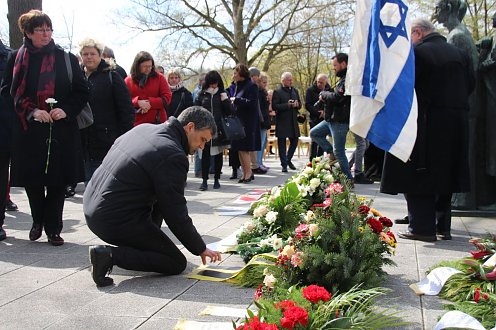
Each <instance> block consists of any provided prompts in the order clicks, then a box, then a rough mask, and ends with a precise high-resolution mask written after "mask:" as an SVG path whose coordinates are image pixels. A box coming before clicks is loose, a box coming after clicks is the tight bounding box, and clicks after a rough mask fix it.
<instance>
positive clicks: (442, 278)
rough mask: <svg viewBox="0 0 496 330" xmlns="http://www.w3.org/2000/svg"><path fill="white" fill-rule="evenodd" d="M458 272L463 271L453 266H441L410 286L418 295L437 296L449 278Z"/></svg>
mask: <svg viewBox="0 0 496 330" xmlns="http://www.w3.org/2000/svg"><path fill="white" fill-rule="evenodd" d="M456 273H461V271H459V270H458V269H454V268H451V267H439V268H436V269H434V270H433V271H432V272H430V273H429V275H427V277H426V278H424V279H423V280H422V281H420V282H418V283H415V284H412V285H410V288H411V289H412V290H413V291H415V294H416V295H417V296H421V295H423V294H425V295H426V296H435V295H437V294H438V293H439V292H440V291H441V289H442V288H443V286H444V284H445V283H446V281H447V280H448V278H450V277H451V276H452V275H453V274H456Z"/></svg>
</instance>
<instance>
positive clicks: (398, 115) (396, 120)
mask: <svg viewBox="0 0 496 330" xmlns="http://www.w3.org/2000/svg"><path fill="white" fill-rule="evenodd" d="M414 61H415V58H414V53H413V49H412V48H411V49H410V53H409V55H408V59H407V61H406V63H405V65H404V66H403V69H402V70H401V74H400V76H399V78H398V80H397V81H396V84H395V85H394V87H393V89H392V90H391V92H390V93H389V95H388V96H387V97H386V100H385V105H384V107H383V108H382V109H381V110H380V111H379V113H378V114H377V115H376V117H375V118H374V121H373V122H372V126H371V127H370V130H369V133H368V134H367V139H369V141H371V142H372V143H373V144H375V145H376V146H377V147H379V148H381V149H383V150H386V151H388V150H390V149H391V146H393V145H394V144H395V142H396V140H397V139H398V136H399V135H400V133H401V131H402V129H403V126H404V125H405V123H406V120H407V119H408V116H409V114H410V110H411V108H412V103H413V95H414V93H413V91H414V87H415V78H414V77H415V67H414ZM406 105H408V106H406Z"/></svg>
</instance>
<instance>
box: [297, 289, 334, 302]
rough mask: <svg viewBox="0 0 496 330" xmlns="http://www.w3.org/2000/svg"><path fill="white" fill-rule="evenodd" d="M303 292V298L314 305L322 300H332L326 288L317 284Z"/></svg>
mask: <svg viewBox="0 0 496 330" xmlns="http://www.w3.org/2000/svg"><path fill="white" fill-rule="evenodd" d="M302 292H303V297H304V298H305V299H306V300H308V301H310V302H312V303H314V304H317V303H318V302H319V301H321V300H322V301H329V299H331V294H330V293H329V292H328V291H327V290H326V289H325V288H323V287H321V286H318V285H315V284H312V285H309V286H307V287H306V288H304V289H303V290H302Z"/></svg>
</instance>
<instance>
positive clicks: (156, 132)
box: [83, 117, 206, 255]
mask: <svg viewBox="0 0 496 330" xmlns="http://www.w3.org/2000/svg"><path fill="white" fill-rule="evenodd" d="M188 151H189V144H188V139H187V137H186V133H185V131H184V128H183V127H182V126H181V124H180V123H179V121H178V120H177V119H175V118H174V117H172V118H170V119H169V120H168V121H167V122H165V123H164V124H160V125H152V124H142V125H139V126H136V127H135V128H133V129H132V130H130V131H129V132H127V133H126V134H124V135H122V136H121V137H119V138H118V139H117V140H116V141H115V143H114V145H113V146H112V148H111V149H110V151H109V152H108V154H107V156H106V157H105V159H104V160H103V163H102V165H101V166H100V167H99V168H98V169H97V170H96V172H95V174H93V177H92V178H91V180H90V182H89V183H88V186H87V187H86V191H85V192H84V199H83V201H84V207H83V210H84V215H85V217H86V221H87V222H88V225H89V226H90V227H99V228H102V229H106V230H111V229H112V228H118V227H119V226H120V225H122V224H124V223H129V222H136V223H139V222H143V223H145V222H151V221H152V218H151V213H152V210H153V208H154V207H159V208H160V210H161V211H162V214H163V217H164V220H165V222H166V223H167V225H168V227H169V229H170V230H171V231H172V233H173V234H174V235H175V236H176V237H177V238H178V239H179V240H180V241H181V243H183V244H184V246H185V247H186V248H187V249H188V250H189V251H190V252H191V253H193V254H195V255H200V254H201V253H202V252H203V251H205V248H206V246H205V243H204V242H203V239H202V238H201V236H200V235H199V234H198V232H197V231H196V228H195V226H194V225H193V222H192V220H191V218H190V217H189V215H188V208H187V206H186V199H185V198H184V185H185V182H186V175H187V173H188V168H189V163H188ZM155 204H156V205H155ZM142 239H146V237H143V238H142Z"/></svg>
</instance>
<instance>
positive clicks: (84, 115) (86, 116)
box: [76, 103, 94, 129]
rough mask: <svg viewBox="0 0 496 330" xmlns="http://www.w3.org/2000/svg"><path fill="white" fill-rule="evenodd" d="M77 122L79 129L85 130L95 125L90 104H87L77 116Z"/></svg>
mask: <svg viewBox="0 0 496 330" xmlns="http://www.w3.org/2000/svg"><path fill="white" fill-rule="evenodd" d="M76 121H77V124H78V128H79V129H83V128H86V127H88V126H91V125H93V122H94V119H93V111H91V107H90V104H89V103H86V105H85V106H84V108H83V109H82V110H81V112H80V113H79V115H77V116H76Z"/></svg>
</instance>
